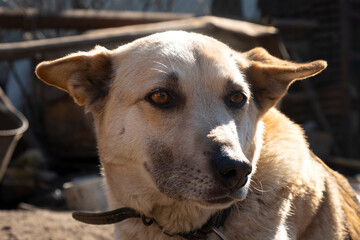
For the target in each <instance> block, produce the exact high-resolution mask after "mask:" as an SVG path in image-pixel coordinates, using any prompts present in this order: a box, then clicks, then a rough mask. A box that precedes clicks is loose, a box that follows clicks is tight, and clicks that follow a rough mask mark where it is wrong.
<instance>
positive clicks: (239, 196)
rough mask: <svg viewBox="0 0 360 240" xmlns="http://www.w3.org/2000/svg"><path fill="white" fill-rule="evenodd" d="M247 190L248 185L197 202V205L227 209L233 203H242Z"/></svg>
mask: <svg viewBox="0 0 360 240" xmlns="http://www.w3.org/2000/svg"><path fill="white" fill-rule="evenodd" d="M248 190H249V183H247V184H245V185H244V186H243V187H241V188H240V189H237V190H236V191H233V192H231V193H228V194H223V195H219V196H217V197H214V198H210V199H202V200H200V201H198V203H199V204H200V205H203V206H206V207H227V206H229V205H231V204H232V203H234V202H238V201H243V200H244V199H245V198H246V196H247V193H248Z"/></svg>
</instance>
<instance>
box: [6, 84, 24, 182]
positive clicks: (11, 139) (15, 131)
mask: <svg viewBox="0 0 360 240" xmlns="http://www.w3.org/2000/svg"><path fill="white" fill-rule="evenodd" d="M28 126H29V123H28V121H27V119H26V118H25V117H24V115H23V114H21V113H20V112H19V111H18V110H16V108H15V107H14V106H13V105H12V104H11V102H10V100H9V99H8V98H7V97H6V95H5V93H4V91H3V90H2V89H1V88H0V181H1V180H2V178H3V177H4V175H5V172H6V169H7V167H8V164H9V162H10V159H11V156H12V154H13V152H14V149H15V147H16V144H17V142H18V141H19V139H20V138H21V137H22V134H23V133H24V132H25V131H26V129H27V128H28Z"/></svg>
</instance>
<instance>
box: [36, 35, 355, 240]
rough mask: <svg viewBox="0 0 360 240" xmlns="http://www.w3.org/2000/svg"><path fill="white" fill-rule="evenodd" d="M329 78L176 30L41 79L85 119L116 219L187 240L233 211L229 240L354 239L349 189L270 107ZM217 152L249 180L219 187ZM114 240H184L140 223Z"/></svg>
mask: <svg viewBox="0 0 360 240" xmlns="http://www.w3.org/2000/svg"><path fill="white" fill-rule="evenodd" d="M325 67H326V62H324V61H315V62H311V63H304V64H299V63H292V62H288V61H284V60H280V59H277V58H275V57H273V56H271V55H270V54H268V53H267V52H266V51H265V50H264V49H262V48H255V49H253V50H251V51H249V52H245V53H237V52H235V51H233V50H231V49H230V48H228V47H227V46H226V45H224V44H222V43H220V42H218V41H216V40H214V39H212V38H209V37H205V36H203V35H200V34H194V33H186V32H181V31H177V32H166V33H160V34H155V35H152V36H149V37H146V38H142V39H139V40H137V41H134V42H132V43H130V44H127V45H124V46H121V47H119V48H118V49H115V50H113V51H109V50H106V49H104V48H99V47H98V48H96V49H94V50H93V51H90V52H88V53H83V52H80V53H76V54H72V55H69V56H67V57H64V58H62V59H58V60H55V61H50V62H45V63H41V64H39V65H38V67H37V69H36V73H37V75H38V77H39V78H40V79H41V80H43V81H44V82H46V83H48V84H50V85H54V86H57V87H59V88H60V89H63V90H65V91H67V92H69V94H70V95H71V96H73V97H74V99H75V101H76V102H77V103H78V104H80V105H85V106H86V108H87V110H88V111H90V112H92V114H93V116H94V120H95V129H96V133H97V139H98V149H99V155H100V159H101V162H102V167H103V174H104V177H105V179H106V188H107V192H108V201H109V204H110V207H111V208H119V207H124V206H126V207H131V208H134V209H135V210H137V211H139V212H141V213H143V214H145V215H146V216H148V217H151V218H154V219H156V221H157V222H158V224H159V225H161V226H162V227H163V228H164V230H165V231H166V232H168V233H184V232H190V231H193V230H195V229H198V228H201V227H202V226H203V225H204V224H205V223H206V222H207V220H208V219H209V218H210V217H211V215H212V214H214V213H216V212H217V211H219V210H220V209H224V208H227V207H229V206H232V211H231V213H230V216H229V217H228V218H227V220H226V222H225V225H224V226H223V227H221V228H220V230H221V231H222V232H223V233H224V234H225V235H226V236H227V237H228V238H229V239H239V240H240V239H244V240H251V239H254V240H255V239H256V240H258V239H262V240H266V239H269V240H270V239H278V240H286V239H299V240H301V239H303V240H305V239H315V240H316V239H321V240H323V239H347V238H349V239H353V240H355V239H359V203H358V202H357V200H356V198H355V196H354V193H353V192H352V190H351V188H350V187H349V184H348V182H347V181H346V179H345V178H343V177H342V176H341V175H339V174H338V173H335V172H333V171H332V170H331V169H329V168H328V167H326V166H325V164H323V163H322V161H321V160H319V159H318V158H316V156H314V155H313V154H312V153H311V152H310V151H309V148H308V144H307V142H306V140H305V137H304V133H303V131H302V129H301V128H300V127H299V126H298V125H296V124H294V123H293V122H291V121H290V120H289V119H288V118H286V117H285V116H284V115H282V114H281V113H280V112H279V111H277V110H276V109H274V108H273V106H274V105H275V104H276V103H277V102H278V101H279V100H280V99H281V97H282V96H283V95H284V94H285V93H286V91H287V89H288V87H289V85H290V84H291V83H292V82H293V81H295V80H298V79H304V78H307V77H310V76H313V75H315V74H317V73H319V72H321V71H322V70H323V69H324V68H325ZM158 89H161V90H165V91H167V92H168V93H170V96H171V97H173V100H174V101H173V102H174V104H173V105H172V106H171V107H169V108H160V107H159V106H156V105H153V104H152V103H151V101H150V100H149V97H148V96H149V94H151V93H152V92H153V91H156V90H158ZM234 92H242V93H243V94H244V95H245V96H246V97H247V98H246V101H245V102H244V103H243V105H242V106H241V107H238V108H234V106H233V105H229V104H228V99H229V96H231V95H232V94H233V93H234ZM216 152H220V153H221V154H222V155H224V156H228V157H229V158H231V159H233V160H234V161H235V162H241V163H244V164H251V165H252V171H251V174H250V175H249V181H247V183H246V184H245V185H243V186H242V187H236V188H231V189H230V188H229V187H226V186H225V185H224V183H223V182H222V181H220V180H219V177H217V174H218V173H217V168H214V166H213V161H214V155H215V153H216ZM220 179H221V178H220ZM115 238H116V239H182V238H181V237H179V236H174V237H169V236H167V235H165V234H164V233H163V232H162V230H161V229H160V228H159V226H157V225H156V224H153V225H151V226H149V227H147V226H144V225H143V224H142V222H141V220H139V219H129V220H126V221H124V222H121V223H118V224H116V226H115ZM208 239H217V237H216V236H215V234H214V233H211V234H209V235H208Z"/></svg>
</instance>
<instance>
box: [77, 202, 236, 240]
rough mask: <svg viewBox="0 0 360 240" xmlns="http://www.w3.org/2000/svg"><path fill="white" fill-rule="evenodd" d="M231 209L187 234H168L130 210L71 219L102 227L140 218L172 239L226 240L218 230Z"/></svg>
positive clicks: (79, 213) (144, 217)
mask: <svg viewBox="0 0 360 240" xmlns="http://www.w3.org/2000/svg"><path fill="white" fill-rule="evenodd" d="M230 211H231V207H229V208H227V209H223V210H221V211H219V212H216V213H215V214H214V215H212V216H211V217H210V219H209V220H208V221H207V222H206V223H205V224H204V225H203V226H202V227H201V228H199V229H197V230H195V231H192V232H188V233H173V234H170V233H168V232H166V231H165V229H164V228H163V227H162V226H161V225H159V224H158V223H157V222H156V220H155V219H153V218H148V217H146V216H145V215H142V214H140V213H139V212H137V211H135V210H134V209H132V208H127V207H124V208H118V209H115V210H113V211H107V212H100V213H88V212H74V213H73V214H72V216H73V218H74V219H75V220H77V221H80V222H83V223H87V224H95V225H104V224H113V223H118V222H121V221H123V220H126V219H128V218H141V220H142V222H143V224H144V225H145V226H150V225H152V224H153V223H155V224H156V225H157V226H158V227H159V228H160V229H161V230H162V231H163V233H164V234H166V235H168V236H170V237H173V236H181V237H183V238H185V239H187V240H201V239H207V234H209V233H212V232H213V233H215V234H216V235H217V236H218V237H219V238H220V239H222V240H228V239H227V237H226V236H225V235H224V234H223V233H222V232H221V231H220V230H219V228H220V227H221V226H223V225H224V223H225V221H226V219H227V217H228V216H229V214H230Z"/></svg>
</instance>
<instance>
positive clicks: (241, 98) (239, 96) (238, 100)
mask: <svg viewBox="0 0 360 240" xmlns="http://www.w3.org/2000/svg"><path fill="white" fill-rule="evenodd" d="M246 99H247V98H246V96H245V95H244V94H243V93H242V92H235V93H233V94H231V95H229V97H228V99H227V105H228V106H229V107H234V108H240V107H242V106H243V105H244V104H245V103H246Z"/></svg>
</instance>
